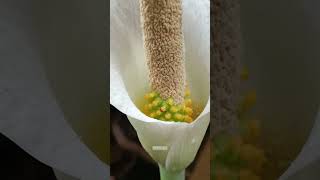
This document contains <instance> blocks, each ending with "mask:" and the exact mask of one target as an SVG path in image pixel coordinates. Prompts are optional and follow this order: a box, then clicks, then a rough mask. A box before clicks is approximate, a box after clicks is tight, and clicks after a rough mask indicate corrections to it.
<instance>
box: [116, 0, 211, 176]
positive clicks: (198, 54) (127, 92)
mask: <svg viewBox="0 0 320 180" xmlns="http://www.w3.org/2000/svg"><path fill="white" fill-rule="evenodd" d="M110 5H111V6H110V7H111V12H110V15H111V18H110V28H111V29H110V31H111V32H110V33H111V34H110V38H111V42H110V43H111V44H110V45H111V47H110V49H111V50H110V102H111V104H112V105H113V106H115V107H116V108H117V109H119V110H120V111H121V112H123V113H125V114H126V115H127V116H128V119H129V120H130V122H131V124H132V125H133V126H134V128H135V129H136V131H137V134H138V136H139V139H140V142H141V144H142V145H143V147H144V148H145V150H146V151H147V152H148V153H149V154H150V155H151V156H152V157H153V159H155V160H156V161H157V162H159V163H160V164H162V165H163V166H164V167H165V168H166V169H168V170H172V171H174V170H177V171H178V170H181V169H184V168H186V166H188V165H189V164H190V163H191V162H192V161H193V159H194V157H195V155H196V152H197V150H198V148H199V146H200V144H201V141H202V139H203V136H204V134H205V132H206V129H207V127H208V124H209V111H210V100H209V89H210V88H209V71H210V70H209V65H210V55H209V54H210V52H209V46H210V42H209V40H210V38H209V31H210V29H209V20H210V19H209V1H192V0H185V1H183V2H182V7H183V17H182V19H183V32H184V38H185V53H186V54H185V57H186V76H187V82H188V84H189V86H190V90H191V94H192V98H193V102H195V103H198V104H201V105H202V106H203V107H204V110H203V111H202V113H201V114H200V115H199V117H198V118H197V119H196V120H195V121H194V122H193V123H190V124H188V123H176V122H164V121H159V120H156V119H152V118H149V117H147V116H146V115H144V114H143V113H142V112H141V111H140V110H139V109H138V108H137V106H136V104H137V103H135V102H136V101H138V100H139V99H140V98H142V97H143V94H144V93H145V92H146V91H147V90H148V89H149V80H148V73H147V72H148V69H147V64H146V60H145V56H144V49H143V38H142V30H141V24H140V12H139V1H138V0H135V1H125V0H112V1H111V2H110ZM153 148H155V149H153ZM159 148H160V149H162V150H156V149H159Z"/></svg>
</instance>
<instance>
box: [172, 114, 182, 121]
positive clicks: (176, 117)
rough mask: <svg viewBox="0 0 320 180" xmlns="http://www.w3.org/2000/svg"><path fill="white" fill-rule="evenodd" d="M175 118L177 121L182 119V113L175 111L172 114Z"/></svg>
mask: <svg viewBox="0 0 320 180" xmlns="http://www.w3.org/2000/svg"><path fill="white" fill-rule="evenodd" d="M174 117H175V119H176V120H178V121H182V120H183V115H181V114H179V113H177V114H175V115H174Z"/></svg>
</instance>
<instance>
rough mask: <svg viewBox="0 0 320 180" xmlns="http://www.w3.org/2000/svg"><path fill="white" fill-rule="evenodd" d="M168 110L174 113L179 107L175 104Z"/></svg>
mask: <svg viewBox="0 0 320 180" xmlns="http://www.w3.org/2000/svg"><path fill="white" fill-rule="evenodd" d="M170 111H171V112H173V113H176V112H178V111H179V108H178V107H177V106H171V108H170Z"/></svg>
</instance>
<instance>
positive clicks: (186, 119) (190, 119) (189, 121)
mask: <svg viewBox="0 0 320 180" xmlns="http://www.w3.org/2000/svg"><path fill="white" fill-rule="evenodd" d="M184 121H185V122H187V123H191V122H192V118H191V117H190V116H184Z"/></svg>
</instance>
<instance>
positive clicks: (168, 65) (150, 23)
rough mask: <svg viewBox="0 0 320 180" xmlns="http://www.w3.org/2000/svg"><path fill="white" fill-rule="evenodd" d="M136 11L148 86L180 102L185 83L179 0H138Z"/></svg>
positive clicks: (177, 102)
mask: <svg viewBox="0 0 320 180" xmlns="http://www.w3.org/2000/svg"><path fill="white" fill-rule="evenodd" d="M140 12H141V22H142V27H143V35H144V48H145V55H146V59H147V64H148V68H149V79H150V83H151V88H152V90H153V91H156V92H157V93H159V94H160V96H161V98H163V99H168V98H173V100H174V102H175V103H176V104H181V103H182V102H183V100H184V92H185V84H186V82H185V78H186V75H185V62H184V42H183V34H182V6H181V0H140Z"/></svg>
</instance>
